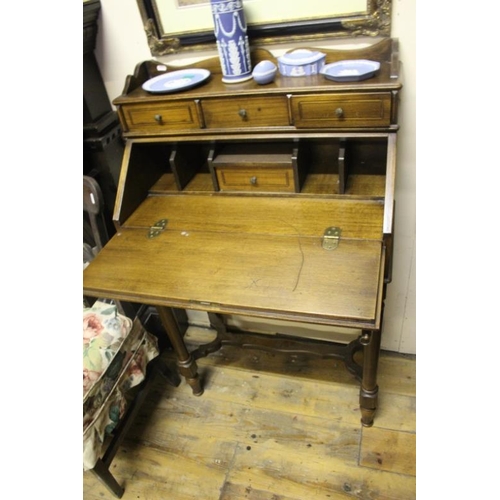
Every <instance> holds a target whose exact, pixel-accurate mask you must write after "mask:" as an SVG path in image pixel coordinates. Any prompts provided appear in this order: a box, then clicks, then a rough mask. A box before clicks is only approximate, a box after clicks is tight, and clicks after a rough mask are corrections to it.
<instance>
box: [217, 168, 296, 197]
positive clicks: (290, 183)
mask: <svg viewBox="0 0 500 500" xmlns="http://www.w3.org/2000/svg"><path fill="white" fill-rule="evenodd" d="M216 174H217V181H218V183H219V189H220V190H221V191H256V192H257V191H260V192H272V191H275V192H276V191H278V192H288V193H293V192H294V191H295V183H294V177H293V169H292V168H217V169H216Z"/></svg>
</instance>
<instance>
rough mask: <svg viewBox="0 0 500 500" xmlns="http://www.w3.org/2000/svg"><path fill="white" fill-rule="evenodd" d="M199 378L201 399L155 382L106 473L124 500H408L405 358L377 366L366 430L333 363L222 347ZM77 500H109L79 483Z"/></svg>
mask: <svg viewBox="0 0 500 500" xmlns="http://www.w3.org/2000/svg"><path fill="white" fill-rule="evenodd" d="M206 335H207V330H203V329H198V328H193V327H191V328H190V330H189V332H188V338H189V340H190V341H191V342H192V343H193V344H195V343H197V342H199V341H200V339H201V338H203V337H206ZM167 357H168V356H167ZM198 366H199V371H200V374H201V375H202V377H203V379H204V383H205V393H204V394H203V396H201V397H194V396H192V394H191V391H190V388H189V387H188V386H187V384H185V383H182V384H181V386H179V387H177V388H173V387H170V386H168V385H167V384H166V383H164V381H163V380H162V379H161V378H158V380H157V381H156V384H155V388H154V390H153V391H152V393H151V396H150V398H149V401H148V402H147V403H146V404H145V406H144V407H143V410H142V411H141V414H140V415H139V417H138V418H137V421H136V423H135V424H134V427H133V428H132V430H131V431H130V432H129V435H128V437H127V439H126V441H125V443H124V445H123V446H122V447H121V449H120V450H119V452H118V454H117V456H116V458H115V459H114V461H113V464H112V472H113V474H114V475H115V477H116V478H117V479H118V481H119V482H120V484H123V485H124V486H125V494H124V496H123V499H124V500H131V499H134V500H138V499H141V500H167V499H169V500H192V499H199V500H239V499H247V500H313V499H352V498H356V499H370V500H374V499H394V500H411V499H414V498H416V466H415V462H416V459H415V453H416V440H415V438H416V418H415V392H416V387H415V386H416V381H415V358H414V357H413V356H405V355H397V354H394V353H382V354H381V359H380V369H379V387H380V393H379V410H378V412H377V415H376V417H375V424H374V426H373V427H371V428H363V427H362V426H361V424H360V412H359V407H358V396H359V386H358V383H357V382H356V381H355V380H354V378H353V377H352V376H351V375H350V374H349V373H348V372H347V371H346V370H345V368H344V365H343V363H341V362H338V361H336V360H331V359H330V360H318V359H313V358H306V357H305V356H301V355H286V354H271V353H266V352H262V351H251V350H245V351H242V350H238V349H235V348H230V347H225V348H223V349H222V350H221V351H219V352H217V353H214V354H212V355H210V356H209V357H208V358H204V359H201V360H199V361H198ZM83 498H84V500H97V499H99V500H103V499H108V498H109V499H112V498H115V497H113V495H112V494H111V493H110V492H109V491H108V490H107V489H106V488H105V487H104V486H103V485H102V484H101V483H100V482H99V480H98V479H97V478H95V476H94V475H93V474H92V473H90V472H86V473H84V477H83Z"/></svg>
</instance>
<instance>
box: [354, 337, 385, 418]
mask: <svg viewBox="0 0 500 500" xmlns="http://www.w3.org/2000/svg"><path fill="white" fill-rule="evenodd" d="M360 343H361V344H362V345H363V377H362V379H361V389H360V393H359V406H360V409H361V423H362V424H363V425H364V426H365V427H371V426H372V425H373V418H374V416H375V411H376V410H377V403H378V385H377V369H378V357H379V351H380V330H373V331H369V330H364V331H363V333H362V335H361V339H360Z"/></svg>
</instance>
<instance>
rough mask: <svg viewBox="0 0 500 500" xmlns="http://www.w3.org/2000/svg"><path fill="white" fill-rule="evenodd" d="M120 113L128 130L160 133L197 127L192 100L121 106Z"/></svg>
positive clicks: (198, 125)
mask: <svg viewBox="0 0 500 500" xmlns="http://www.w3.org/2000/svg"><path fill="white" fill-rule="evenodd" d="M122 114H123V117H124V120H125V123H126V128H127V129H128V131H129V132H137V133H153V134H161V133H162V132H171V131H178V130H186V129H188V130H190V129H199V128H200V124H199V122H198V117H197V114H196V107H195V104H194V102H190V101H186V102H179V103H176V104H171V105H168V106H166V105H160V106H155V105H150V106H123V107H122Z"/></svg>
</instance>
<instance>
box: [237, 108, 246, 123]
mask: <svg viewBox="0 0 500 500" xmlns="http://www.w3.org/2000/svg"><path fill="white" fill-rule="evenodd" d="M238 114H239V115H240V116H241V119H242V120H246V119H247V110H246V109H240V110H239V111H238Z"/></svg>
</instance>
